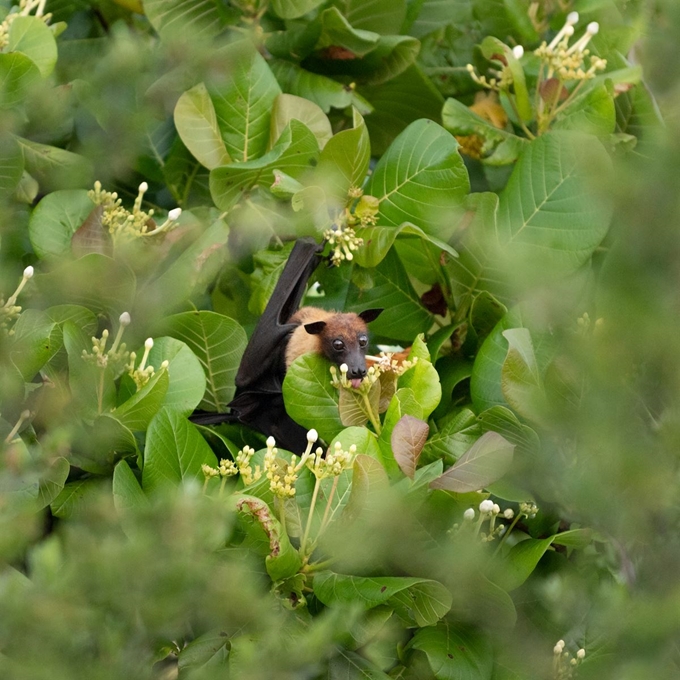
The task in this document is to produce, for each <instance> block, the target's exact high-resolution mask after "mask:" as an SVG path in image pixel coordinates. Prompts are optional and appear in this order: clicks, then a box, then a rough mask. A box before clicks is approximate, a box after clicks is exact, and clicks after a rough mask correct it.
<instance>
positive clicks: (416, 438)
mask: <svg viewBox="0 0 680 680" xmlns="http://www.w3.org/2000/svg"><path fill="white" fill-rule="evenodd" d="M429 433H430V426H429V425H428V424H427V423H426V422H425V421H423V420H420V419H418V418H414V417H413V416H408V415H407V416H402V417H401V418H400V419H399V421H398V422H397V424H396V425H395V426H394V429H393V430H392V438H391V444H392V452H393V453H394V459H395V460H396V461H397V464H398V465H399V467H400V468H401V471H402V472H403V473H404V474H405V475H406V476H407V477H410V478H411V479H413V476H414V475H415V472H416V467H417V465H418V458H419V457H420V452H421V451H422V450H423V446H425V442H426V441H427V435H428V434H429Z"/></svg>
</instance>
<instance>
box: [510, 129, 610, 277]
mask: <svg viewBox="0 0 680 680" xmlns="http://www.w3.org/2000/svg"><path fill="white" fill-rule="evenodd" d="M610 171H611V161H610V160H609V157H608V155H607V153H606V151H605V150H604V147H603V146H602V144H601V143H600V142H599V141H598V140H597V139H596V138H595V137H585V136H582V135H579V134H576V133H570V132H551V133H549V134H546V135H543V136H542V137H539V138H538V139H536V140H534V141H533V142H532V143H531V144H530V145H529V146H527V147H526V149H525V150H524V151H523V153H522V155H521V157H520V159H519V161H518V163H517V165H516V166H515V169H514V170H513V172H512V175H511V176H510V179H509V181H508V184H507V186H506V187H505V189H504V190H503V192H502V193H501V196H500V203H499V207H498V224H497V242H498V246H499V249H500V250H502V252H503V257H504V258H505V260H504V261H505V262H507V263H508V264H509V263H511V266H512V267H513V268H516V269H517V268H518V269H519V270H524V268H526V270H525V271H523V275H524V279H525V280H526V283H533V284H538V283H539V282H546V281H551V280H554V279H556V278H558V277H564V276H566V275H567V274H571V273H573V272H575V271H576V270H577V269H579V268H580V267H581V266H582V265H583V264H584V263H585V262H586V261H587V260H588V259H589V258H590V256H591V255H592V254H593V251H594V250H595V248H597V246H598V245H599V244H600V242H601V241H602V239H603V238H604V236H605V235H606V233H607V231H608V229H609V220H610V217H611V209H610V208H609V207H608V206H607V205H606V204H605V203H603V202H602V200H600V199H599V198H596V197H594V196H592V194H591V191H590V190H589V183H590V182H591V181H592V179H593V178H594V177H596V176H598V175H599V177H600V180H599V181H604V179H603V178H605V177H608V176H609V173H610ZM522 283H525V281H522Z"/></svg>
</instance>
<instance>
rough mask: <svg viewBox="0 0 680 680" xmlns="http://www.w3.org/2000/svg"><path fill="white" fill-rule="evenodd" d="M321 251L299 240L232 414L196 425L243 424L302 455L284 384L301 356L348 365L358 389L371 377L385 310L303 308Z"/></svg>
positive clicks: (242, 371) (201, 418)
mask: <svg viewBox="0 0 680 680" xmlns="http://www.w3.org/2000/svg"><path fill="white" fill-rule="evenodd" d="M322 250H323V245H322V244H318V243H316V241H314V240H313V239H311V238H301V239H298V240H297V241H296V243H295V246H294V247H293V250H292V251H291V254H290V256H289V258H288V261H287V262H286V266H285V267H284V269H283V272H282V273H281V276H280V278H279V280H278V282H277V284H276V287H275V288H274V291H273V293H272V295H271V297H270V299H269V302H268V303H267V306H266V308H265V310H264V313H263V314H262V316H261V317H260V319H259V321H258V323H257V325H256V326H255V330H254V331H253V334H252V336H251V338H250V341H249V342H248V345H247V346H246V349H245V352H244V353H243V357H242V358H241V363H240V365H239V369H238V372H237V374H236V380H235V382H236V394H235V395H234V398H233V399H232V401H231V402H230V403H229V404H228V406H229V408H230V409H231V412H230V413H206V412H198V411H197V412H195V413H194V414H193V415H192V416H191V420H192V421H193V422H195V423H199V424H202V425H212V424H217V423H222V422H240V423H243V424H244V425H247V426H249V427H252V428H253V429H255V430H259V431H260V432H262V433H263V434H265V435H267V436H268V435H271V436H273V437H274V438H275V439H276V441H277V444H278V445H279V446H280V447H282V448H285V449H287V450H290V451H301V450H304V448H305V447H306V445H307V430H306V429H305V428H303V427H302V426H301V425H299V424H298V423H296V422H295V421H294V420H293V419H292V418H291V417H290V416H289V415H288V413H286V408H285V405H284V402H283V392H282V387H283V380H284V378H285V375H286V370H287V369H288V367H289V366H290V364H291V363H292V362H293V361H294V360H295V359H296V358H297V357H298V356H301V355H302V354H305V353H307V352H315V353H317V354H321V355H323V356H325V357H326V358H327V359H329V360H330V361H332V362H334V363H336V364H337V365H341V364H347V367H348V372H347V377H348V379H350V380H351V381H352V384H353V386H355V387H358V386H359V384H360V383H361V380H362V378H363V377H364V376H365V375H366V356H365V355H366V347H367V345H368V330H367V327H366V324H367V323H369V322H370V321H373V320H374V319H375V318H377V317H378V315H379V314H380V313H381V312H382V309H369V310H366V311H364V312H361V313H360V314H354V313H338V312H329V311H327V310H324V309H319V308H316V307H302V308H301V309H298V307H299V305H300V302H301V301H302V298H303V296H304V293H305V287H306V285H307V282H308V281H309V278H310V277H311V275H312V274H313V273H314V270H315V269H316V268H317V266H318V265H319V263H320V262H321V259H322V258H321V255H320V253H321V251H322Z"/></svg>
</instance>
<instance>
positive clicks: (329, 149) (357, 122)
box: [317, 109, 371, 205]
mask: <svg viewBox="0 0 680 680" xmlns="http://www.w3.org/2000/svg"><path fill="white" fill-rule="evenodd" d="M352 119H353V127H352V129H351V130H343V131H342V132H338V133H337V134H336V135H334V136H333V137H332V138H331V139H330V140H329V141H328V143H327V144H326V146H325V147H324V149H323V151H322V152H321V155H320V156H319V167H318V170H317V174H318V176H319V177H321V178H322V180H323V185H324V188H325V189H326V191H327V193H329V194H330V195H331V196H332V197H333V198H334V199H335V200H336V201H337V202H338V203H340V204H341V205H344V204H345V203H347V201H348V197H347V192H348V191H349V189H350V188H351V187H361V186H362V185H363V183H364V178H365V177H366V172H367V170H368V164H369V162H370V160H371V144H370V141H369V139H368V131H367V130H366V124H365V123H364V119H363V118H362V116H361V114H360V113H359V112H358V111H357V110H356V109H353V110H352Z"/></svg>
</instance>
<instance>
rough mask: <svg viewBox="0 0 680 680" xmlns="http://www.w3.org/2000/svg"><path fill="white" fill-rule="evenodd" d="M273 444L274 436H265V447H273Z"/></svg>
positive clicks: (274, 442) (274, 441)
mask: <svg viewBox="0 0 680 680" xmlns="http://www.w3.org/2000/svg"><path fill="white" fill-rule="evenodd" d="M275 446H276V439H274V437H272V436H269V437H267V448H268V449H273V448H274V447H275Z"/></svg>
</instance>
